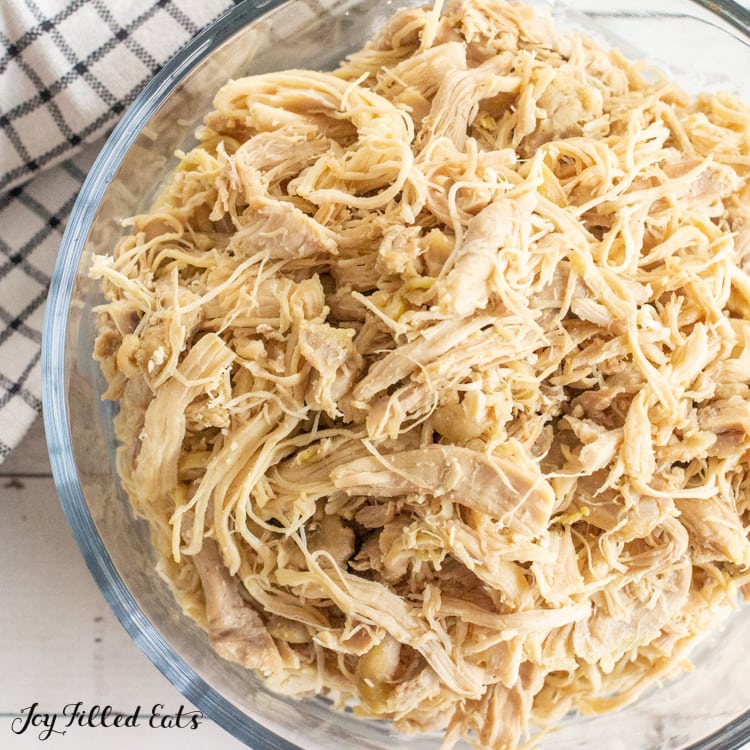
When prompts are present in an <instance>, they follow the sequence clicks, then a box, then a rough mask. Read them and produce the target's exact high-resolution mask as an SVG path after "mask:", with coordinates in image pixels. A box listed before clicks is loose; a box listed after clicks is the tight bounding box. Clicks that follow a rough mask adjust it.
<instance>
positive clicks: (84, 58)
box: [0, 0, 236, 462]
mask: <svg viewBox="0 0 750 750" xmlns="http://www.w3.org/2000/svg"><path fill="white" fill-rule="evenodd" d="M234 1H236V0H234ZM234 1H233V0H117V2H110V0H0V462H1V461H2V460H3V459H4V458H5V457H6V456H7V455H8V454H9V453H10V451H11V449H12V448H13V447H15V446H16V445H17V444H18V443H19V442H20V440H21V438H22V437H23V435H24V433H25V432H26V430H27V429H28V427H29V426H30V425H31V423H32V422H33V420H34V418H35V416H36V414H37V413H38V412H39V411H40V409H41V372H40V361H39V360H40V352H41V330H42V318H43V315H44V302H45V299H46V296H47V288H48V286H49V283H50V276H51V274H52V268H53V266H54V262H55V256H56V254H57V249H58V246H59V244H60V240H61V238H62V232H63V229H64V227H65V221H66V218H67V216H68V214H69V212H70V210H71V208H72V206H73V202H74V201H75V198H76V195H77V193H78V190H79V189H80V187H81V183H82V182H83V179H84V177H85V176H86V172H87V170H88V168H89V166H90V165H91V163H92V162H93V160H94V157H95V156H96V154H97V152H98V150H99V148H100V146H101V142H102V139H103V137H104V136H105V135H106V134H107V132H109V131H110V130H111V129H112V127H113V126H114V124H115V122H116V121H117V119H118V118H119V116H120V115H121V114H122V112H124V111H125V109H126V108H127V106H128V105H129V104H130V103H131V102H132V101H133V99H134V98H135V96H136V95H137V93H138V92H139V91H140V89H141V88H142V87H143V86H144V85H145V84H146V82H147V81H148V80H149V79H150V78H151V77H152V76H153V75H154V73H155V72H156V71H157V70H158V69H159V68H160V67H161V66H162V65H163V64H164V63H165V62H166V61H167V60H168V59H169V58H170V57H171V56H172V55H173V54H174V53H175V52H176V51H177V50H178V49H179V48H180V47H182V46H183V45H184V44H185V43H186V42H187V41H188V40H189V39H190V38H191V37H193V36H194V35H195V34H196V33H197V32H198V31H199V30H200V29H201V28H203V27H204V26H206V25H207V24H208V23H210V22H211V21H212V20H213V19H215V18H216V17H218V16H219V15H221V14H222V13H223V12H224V11H225V10H227V9H228V8H229V7H230V6H231V5H233V4H234Z"/></svg>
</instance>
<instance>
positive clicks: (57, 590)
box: [0, 418, 244, 750]
mask: <svg viewBox="0 0 750 750" xmlns="http://www.w3.org/2000/svg"><path fill="white" fill-rule="evenodd" d="M0 508H1V509H2V523H1V524H0V582H1V588H0V591H1V592H2V600H1V603H0V645H1V646H2V648H0V748H3V750H5V749H6V748H7V750H22V749H26V748H36V749H37V750H38V749H39V748H46V749H48V750H53V749H58V750H59V749H61V748H64V749H65V750H100V748H102V747H106V748H107V750H125V749H126V748H127V750H131V749H132V748H134V747H137V748H139V750H172V749H173V748H175V749H176V748H179V749H180V750H198V749H200V750H206V749H207V748H208V750H239V749H240V748H243V747H244V745H243V744H242V743H240V742H239V741H238V740H236V739H234V738H233V737H232V736H231V735H229V734H228V733H227V732H225V731H224V730H223V729H220V728H219V727H218V726H216V725H215V724H213V723H212V722H211V721H209V720H208V719H202V720H201V722H200V724H199V726H198V727H197V728H196V729H195V730H191V729H187V728H183V729H177V728H172V729H165V728H152V727H150V726H149V724H148V716H147V714H150V712H151V708H152V707H153V706H154V704H163V706H164V709H163V713H165V714H166V713H169V714H174V713H176V712H177V711H178V710H179V708H180V706H184V710H186V711H189V710H195V709H194V707H193V706H191V705H190V704H189V703H188V701H187V700H186V699H185V698H184V697H183V696H182V695H181V694H180V693H179V692H178V691H177V690H176V689H175V688H174V687H173V686H172V685H171V684H170V683H169V682H168V681H167V680H166V678H164V677H163V676H162V675H161V673H160V672H159V671H158V670H157V669H156V667H154V666H153V664H151V662H150V661H149V660H148V659H147V658H146V657H145V656H144V654H143V653H142V652H141V651H140V649H139V648H138V647H137V646H136V645H135V643H134V642H133V641H132V640H131V639H130V637H129V636H128V635H127V633H126V632H125V630H124V629H123V628H122V626H121V625H120V623H119V622H118V621H117V620H116V619H115V617H114V615H113V614H112V612H111V611H110V609H109V606H108V605H107V603H106V601H105V600H104V597H103V596H102V594H101V593H100V592H99V589H98V588H97V586H96V584H95V583H94V580H93V578H92V577H91V575H90V573H89V571H88V569H87V568H86V565H85V564H84V562H83V558H82V557H81V554H80V553H79V551H78V547H77V546H76V544H75V542H74V541H73V537H72V535H71V533H70V530H69V528H68V524H67V521H66V520H65V516H64V515H63V512H62V509H61V507H60V504H59V501H58V498H57V493H56V492H55V486H54V483H53V481H52V477H51V474H50V467H49V461H48V459H47V448H46V444H45V440H44V431H43V428H42V422H41V418H40V419H38V420H37V422H36V424H35V425H34V428H33V429H32V430H31V432H30V434H29V435H28V436H27V438H26V439H25V440H24V442H23V443H22V444H21V445H20V446H19V447H18V448H17V449H16V450H15V451H14V452H13V453H12V454H11V456H10V458H9V459H8V460H7V461H6V462H5V463H4V464H0ZM78 701H82V707H83V708H85V709H91V708H92V707H93V706H94V705H98V706H101V707H104V706H106V705H110V706H112V709H113V710H114V711H119V712H122V713H124V714H132V713H133V712H134V711H135V709H136V707H137V706H141V713H140V717H139V719H138V721H137V724H138V726H136V727H132V728H126V727H121V728H114V727H107V728H102V727H98V728H90V727H88V726H84V727H78V726H73V727H71V728H68V729H67V730H66V734H65V735H64V736H63V735H58V734H52V735H51V736H50V737H49V738H48V739H47V740H45V741H41V740H40V739H39V734H40V732H43V731H44V730H45V727H44V726H43V725H40V726H38V727H31V726H29V727H28V728H27V729H26V731H23V732H22V733H20V734H15V733H14V731H13V728H14V727H15V729H16V730H21V729H22V728H23V725H24V716H26V715H28V712H26V713H25V714H23V716H22V715H21V714H22V709H24V708H28V707H29V706H32V705H33V704H34V703H38V707H37V712H38V713H41V712H45V713H51V714H56V713H60V712H61V711H62V710H63V709H64V707H65V706H66V705H69V704H75V703H77V702H78ZM14 721H15V724H14ZM65 721H66V719H65V717H59V718H58V719H57V720H56V721H55V727H54V728H55V730H62V729H65V727H64V726H63V724H64V722H65Z"/></svg>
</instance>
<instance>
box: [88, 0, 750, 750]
mask: <svg viewBox="0 0 750 750" xmlns="http://www.w3.org/2000/svg"><path fill="white" fill-rule="evenodd" d="M640 71H641V69H640V68H639V66H638V65H636V64H633V63H631V62H629V61H627V60H625V59H624V58H623V57H622V55H621V54H619V53H618V52H616V51H607V50H604V49H602V48H601V47H599V46H598V45H597V44H595V43H594V42H593V41H591V40H590V39H588V38H586V37H583V36H580V35H577V34H569V33H563V32H560V31H558V30H556V29H555V28H553V26H552V24H551V22H550V21H549V20H548V19H546V18H542V17H539V16H537V15H536V14H535V13H534V12H533V11H532V10H531V9H530V8H527V7H524V6H522V5H516V4H509V3H507V2H505V0H454V1H453V2H450V3H448V4H447V7H446V8H445V9H444V10H442V11H441V10H440V8H439V7H437V8H409V9H406V10H402V11H399V12H397V13H396V14H395V15H394V16H393V17H392V19H391V20H390V21H389V22H388V23H387V25H386V26H385V28H384V29H383V31H382V32H381V33H380V34H379V36H378V37H377V38H375V39H373V40H372V41H371V42H369V43H368V44H367V45H366V46H365V48H364V49H363V50H361V51H359V52H357V53H355V54H353V55H352V56H351V57H350V58H348V59H347V60H345V61H344V62H343V63H342V64H341V66H340V67H339V68H338V69H337V70H334V71H332V72H328V73H324V72H312V71H303V70H292V71H285V72H277V73H268V74H263V75H256V76H250V77H247V78H242V79H239V80H235V81H230V82H229V83H227V84H226V86H224V87H223V88H222V89H221V90H220V91H219V92H218V94H217V95H216V98H215V101H214V110H213V111H212V112H211V113H209V114H208V116H207V117H206V119H205V124H204V126H203V127H202V128H201V130H200V132H199V133H198V139H199V143H198V145H196V147H195V148H193V149H192V150H191V151H190V152H188V153H186V154H182V155H181V159H182V161H181V164H180V166H179V168H178V169H177V170H176V171H175V173H174V174H173V176H172V178H171V181H170V182H169V183H168V185H167V187H166V189H165V191H164V193H163V194H162V195H161V196H160V198H159V199H158V200H157V202H156V203H155V204H154V206H153V208H152V209H151V210H150V211H149V212H148V213H146V214H144V215H140V216H135V217H133V218H132V219H130V220H128V222H126V225H127V226H128V227H130V230H131V231H130V232H129V234H127V235H126V236H124V237H123V239H122V240H121V242H120V243H119V244H118V246H117V248H116V249H115V252H114V255H113V256H107V255H100V256H96V257H95V258H94V261H93V266H92V269H91V273H92V275H93V276H94V277H95V278H99V279H101V283H102V288H103V291H104V295H105V298H106V302H105V303H104V304H102V305H101V307H100V308H99V337H98V340H97V343H96V349H95V353H94V355H95V357H96V358H97V359H98V360H99V361H100V362H101V366H102V371H103V372H104V374H105V377H106V379H107V382H108V388H107V391H106V394H105V396H106V397H107V398H111V399H115V400H118V401H119V407H120V409H119V415H118V416H117V418H116V423H115V429H116V434H117V436H118V439H119V440H120V448H119V451H118V456H117V462H118V470H119V473H120V476H121V478H122V482H123V486H124V487H125V489H126V491H127V492H128V494H129V496H130V499H131V502H132V504H133V507H134V509H135V511H136V512H137V514H138V515H140V516H142V517H144V518H146V519H147V520H148V521H149V522H150V523H151V527H152V533H153V540H154V545H155V547H156V549H157V550H158V554H159V558H160V563H159V565H160V569H161V571H162V573H163V574H164V576H165V577H166V578H167V579H168V580H169V581H170V582H171V584H172V586H173V588H174V591H175V594H176V596H177V598H178V599H179V601H180V602H181V604H182V606H183V607H184V609H185V611H186V612H187V613H188V614H190V616H192V617H193V618H195V619H196V620H197V621H198V622H199V623H200V624H201V625H202V626H203V627H204V628H205V629H206V630H207V632H208V636H209V639H210V641H211V643H212V644H213V646H214V648H215V649H216V651H217V652H218V653H219V654H220V655H221V656H222V657H224V658H226V659H229V660H231V661H236V662H238V663H240V664H243V665H245V666H247V667H249V668H252V669H254V670H256V671H257V672H258V673H259V674H261V675H262V676H263V678H264V679H265V680H266V682H267V684H268V686H269V687H270V688H272V689H273V690H277V691H280V692H283V693H287V694H290V695H296V696H313V695H322V696H325V697H327V698H328V699H330V700H331V701H332V702H333V704H334V705H335V706H337V707H339V708H343V707H353V710H354V711H355V713H357V714H358V715H361V716H363V717H368V718H379V719H386V720H390V721H392V722H393V724H394V726H395V727H396V728H397V729H400V730H403V731H405V732H423V731H434V730H444V732H445V734H444V742H443V748H450V747H451V746H453V745H454V744H455V743H456V742H458V741H459V740H460V739H461V738H464V739H466V740H467V741H468V742H469V743H471V744H473V746H474V747H476V748H486V749H488V750H513V748H516V747H517V746H518V745H519V744H520V743H523V742H526V741H528V740H529V739H530V738H531V737H532V735H533V736H534V737H536V736H538V735H537V734H535V733H536V732H539V730H543V729H545V728H547V727H549V726H550V725H551V724H553V723H554V722H555V721H556V720H558V719H559V718H560V717H561V716H562V715H563V714H564V713H565V712H566V711H569V710H572V711H575V710H577V711H581V712H584V713H592V712H599V711H605V710H611V709H613V708H616V707H618V706H620V705H623V704H625V703H628V702H630V701H632V700H635V699H636V698H637V697H638V696H639V695H640V694H641V693H642V691H643V690H644V689H646V688H647V687H648V686H649V685H652V684H653V683H654V682H656V681H657V680H661V679H663V678H665V677H667V676H670V675H673V674H675V673H676V672H678V671H679V669H681V668H682V667H683V666H684V665H685V663H686V655H687V653H688V650H689V648H690V646H691V645H692V644H693V643H694V642H695V641H696V639H697V638H698V637H700V636H701V635H702V634H703V633H705V632H706V631H707V630H708V629H709V628H711V627H714V626H716V625H717V624H718V623H719V622H720V621H721V618H723V617H724V616H725V615H726V614H727V613H728V612H729V611H730V610H731V609H732V608H733V607H734V606H735V605H736V602H737V599H738V596H740V595H741V593H742V592H743V591H744V592H747V591H750V582H749V581H750V576H749V575H748V568H749V567H750V540H749V539H748V531H747V530H748V525H749V523H750V518H749V517H748V515H749V512H750V379H749V378H750V375H749V373H750V261H748V258H749V257H750V249H749V248H750V244H748V237H749V236H750V235H749V234H748V231H749V230H748V228H749V227H750V211H748V197H749V196H750V108H748V107H747V106H746V105H745V104H743V103H741V102H738V101H736V100H735V99H733V98H731V97H730V96H728V95H726V94H719V95H707V94H704V95H699V96H696V97H692V96H689V95H688V94H687V93H686V92H685V91H683V90H682V89H681V88H680V87H679V86H678V85H677V84H675V83H674V82H672V81H670V80H668V79H666V78H664V77H655V76H653V75H651V74H650V75H649V77H646V76H644V75H642V73H641V72H640ZM540 734H543V732H541V733H540Z"/></svg>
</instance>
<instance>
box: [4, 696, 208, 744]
mask: <svg viewBox="0 0 750 750" xmlns="http://www.w3.org/2000/svg"><path fill="white" fill-rule="evenodd" d="M203 718H204V717H203V713H202V712H201V711H188V710H187V709H186V708H185V706H180V707H179V708H178V709H177V712H176V713H168V712H167V711H166V709H165V707H164V704H163V703H156V704H154V705H153V706H152V707H151V710H150V711H145V710H144V709H143V707H142V706H136V707H135V709H134V710H133V711H132V712H131V713H122V712H121V711H115V710H114V709H113V708H112V706H99V705H93V706H91V707H90V708H86V707H85V706H84V705H83V701H78V702H77V703H68V705H67V706H65V707H64V708H63V710H62V711H61V712H60V713H46V712H43V711H39V703H38V702H35V703H32V704H31V705H30V706H26V708H22V709H21V715H20V716H17V717H16V718H15V719H13V721H12V722H11V727H10V728H11V731H12V732H13V733H14V734H24V732H27V731H29V732H33V733H37V732H38V736H39V739H40V740H42V741H44V740H47V739H49V738H50V737H51V736H52V735H54V734H60V735H63V734H65V733H66V732H67V730H68V729H69V728H71V727H90V728H92V729H94V728H99V727H105V728H109V727H118V728H133V727H140V726H149V727H151V728H152V729H197V728H198V727H199V726H200V723H201V721H203Z"/></svg>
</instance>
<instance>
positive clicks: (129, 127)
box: [41, 0, 750, 750]
mask: <svg viewBox="0 0 750 750" xmlns="http://www.w3.org/2000/svg"><path fill="white" fill-rule="evenodd" d="M286 1H287V0H244V1H243V2H241V3H239V4H238V5H236V6H234V7H233V8H231V9H230V10H228V11H227V12H226V13H224V14H223V15H222V16H221V17H220V18H218V19H217V20H216V21H214V22H213V23H212V24H211V25H209V26H208V27H206V28H205V29H204V30H203V31H201V32H200V33H199V34H197V35H196V36H195V37H194V38H193V39H192V40H191V41H190V42H189V43H188V44H187V45H186V46H185V47H183V48H182V49H181V50H180V51H179V52H178V53H177V54H176V55H175V56H174V57H173V58H172V59H171V60H170V61H169V62H167V63H166V64H165V65H164V67H163V68H162V69H161V70H160V71H159V72H158V73H157V74H156V75H155V76H154V77H153V78H152V79H151V81H150V82H149V83H148V84H147V85H146V86H145V87H144V88H143V90H142V91H141V92H140V94H139V95H138V96H137V97H136V98H135V100H134V101H133V103H132V104H131V105H130V106H129V108H128V109H127V110H126V112H125V114H124V115H123V117H122V118H121V120H120V121H119V123H118V124H117V126H116V127H115V128H114V129H113V131H112V133H111V135H110V136H109V138H108V139H107V141H106V142H105V144H104V146H103V147H102V150H101V151H100V153H99V155H98V156H97V158H96V160H95V162H94V164H93V166H92V167H91V169H90V171H89V174H88V176H87V177H86V180H85V181H84V183H83V186H82V188H81V190H80V193H79V195H78V198H77V200H76V202H75V204H74V206H73V209H72V211H71V214H70V217H69V219H68V222H67V225H66V228H65V232H64V234H63V238H62V241H61V244H60V249H59V252H58V256H57V261H56V264H55V268H54V271H53V275H52V280H51V283H50V288H49V293H48V298H47V306H46V310H45V317H44V326H43V333H42V358H41V371H42V403H43V414H44V427H45V433H46V439H47V448H48V452H49V456H50V464H51V467H52V474H53V477H54V481H55V487H56V489H57V493H58V495H59V498H60V503H61V505H62V508H63V511H64V513H65V516H66V519H67V521H68V525H69V526H70V529H71V532H72V534H73V536H74V538H75V540H76V543H77V544H78V547H79V549H80V550H81V553H82V555H83V557H84V560H85V562H86V565H87V566H88V568H89V570H90V572H91V574H92V576H93V577H94V579H95V581H96V583H97V585H98V586H99V588H100V590H101V591H102V594H103V595H104V597H105V599H106V601H107V603H108V604H109V606H110V608H111V609H112V611H113V612H114V614H115V616H116V617H117V619H118V620H119V621H120V623H121V624H122V626H123V627H124V628H125V630H126V631H127V633H128V634H129V635H130V637H131V638H132V639H133V640H134V641H135V642H136V644H137V645H138V646H139V648H140V649H141V650H142V651H143V652H144V654H145V655H146V656H147V657H148V658H149V659H150V660H151V661H152V662H153V664H154V665H155V666H156V667H157V669H159V671H160V672H161V673H162V674H163V675H164V676H165V677H166V678H167V679H168V680H169V681H170V682H171V683H172V684H173V685H174V686H175V687H176V688H177V689H178V690H179V691H180V692H181V693H182V694H183V695H184V696H185V697H186V698H187V699H188V700H189V701H191V703H193V704H194V705H195V706H196V707H197V708H198V709H200V710H201V711H202V712H203V713H204V714H205V715H206V716H207V717H209V718H211V719H212V720H213V721H215V722H216V723H217V724H219V725H220V726H222V727H223V728H224V729H226V730H227V731H228V732H230V733H231V734H233V735H234V736H235V737H237V739H239V740H240V741H242V742H244V743H245V744H246V745H248V747H251V748H253V749H254V750H301V748H299V747H298V746H297V745H294V744H292V743H290V742H288V741H287V740H284V739H283V738H281V737H278V736H277V735H274V734H272V733H271V732H269V731H268V730H267V729H265V728H264V727H262V726H261V725H260V724H258V723H256V722H255V721H253V720H252V719H251V718H250V717H248V716H247V715H246V714H245V713H244V712H242V711H241V710H239V709H238V708H237V707H236V706H234V704H232V703H231V702H230V701H228V700H227V699H226V698H224V697H223V696H222V695H221V694H220V693H219V692H217V691H216V690H215V689H214V688H213V687H211V686H210V685H209V684H208V683H206V682H205V681H204V680H203V679H202V678H201V677H200V676H199V675H197V674H196V673H195V672H194V671H193V669H192V668H191V667H190V666H189V665H188V664H187V663H186V662H185V661H184V660H183V659H182V657H180V655H179V654H177V653H176V652H175V651H174V649H172V647H171V646H170V645H169V644H168V643H167V642H166V640H164V638H162V636H161V635H160V634H159V632H158V630H157V629H156V628H155V627H154V625H153V624H152V623H151V622H150V621H149V620H148V619H147V618H146V617H145V615H144V614H143V612H142V611H141V610H140V608H139V607H138V605H137V603H136V601H135V599H134V598H133V596H132V594H131V593H130V591H129V590H128V588H127V587H126V586H125V583H124V582H123V580H122V578H121V577H120V575H119V574H118V572H117V570H116V569H115V566H114V565H113V563H112V560H111V559H110V556H109V554H108V552H107V550H106V548H105V546H104V544H103V542H102V540H101V538H100V537H99V534H98V532H97V530H96V527H95V525H94V522H93V519H92V518H91V515H90V513H89V511H88V508H87V505H86V500H85V497H84V495H83V491H82V489H81V485H80V482H79V480H78V475H77V472H76V467H75V462H74V460H73V457H72V453H71V450H70V429H69V410H68V402H67V387H68V380H67V375H66V372H65V343H66V334H67V324H68V313H69V308H70V305H71V302H72V295H73V290H74V280H75V276H76V273H77V269H78V265H79V262H80V258H81V254H82V253H83V250H84V244H85V241H86V238H87V236H88V231H89V228H90V226H91V224H92V222H93V220H94V217H95V215H96V212H97V210H98V208H99V205H100V202H101V200H102V197H103V196H104V193H105V191H106V189H107V187H108V185H109V184H110V182H111V180H112V178H113V176H114V174H115V172H116V171H117V168H118V166H119V164H120V162H121V161H122V160H123V158H124V157H125V154H126V153H127V152H128V150H129V148H130V147H131V146H132V145H133V143H134V141H135V139H136V138H137V137H138V135H139V133H140V132H141V130H142V128H143V127H144V125H146V123H148V121H149V120H150V119H151V117H152V116H153V114H154V113H155V112H156V110H157V109H158V108H159V107H160V106H161V105H162V104H163V102H164V100H165V99H166V98H167V97H168V96H169V94H170V93H171V92H172V91H173V90H174V89H175V88H176V86H177V85H178V84H179V82H180V81H181V80H182V78H183V77H184V76H185V75H187V74H188V73H189V72H190V71H192V70H193V69H194V68H195V67H196V66H197V65H199V64H200V63H201V62H202V61H203V60H204V59H205V58H206V57H207V56H208V55H209V54H210V53H211V52H212V51H213V50H214V49H216V48H217V47H218V46H220V45H221V44H222V43H223V42H225V41H227V40H228V39H229V38H230V37H232V36H233V35H234V34H235V33H237V32H238V31H239V30H240V29H242V28H243V27H244V26H246V25H247V24H249V23H252V22H253V21H256V20H257V19H258V18H260V17H261V16H263V15H264V14H265V13H267V12H269V11H271V10H273V9H275V8H277V7H279V6H281V5H283V4H284V3H285V2H286ZM689 2H691V3H693V4H695V5H696V6H698V7H700V8H702V9H704V10H708V11H709V12H711V13H713V14H714V15H716V16H717V17H719V18H720V19H721V20H722V21H724V22H726V23H727V24H729V25H730V26H732V27H733V28H735V29H737V30H738V31H740V32H741V33H742V34H743V35H744V36H745V37H747V39H748V44H750V8H746V7H743V6H742V5H739V4H738V3H737V2H735V1H734V0H689ZM748 742H750V709H748V710H747V711H746V712H745V713H743V714H741V715H740V716H738V717H737V718H736V719H734V720H733V721H731V722H729V723H728V724H726V725H725V726H723V727H722V728H721V729H719V730H718V731H716V732H714V733H713V734H711V735H709V736H708V737H705V738H704V739H702V740H700V741H698V742H696V743H693V744H692V745H690V746H689V748H686V750H740V748H743V747H744V746H745V745H746V744H747V743H748Z"/></svg>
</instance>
